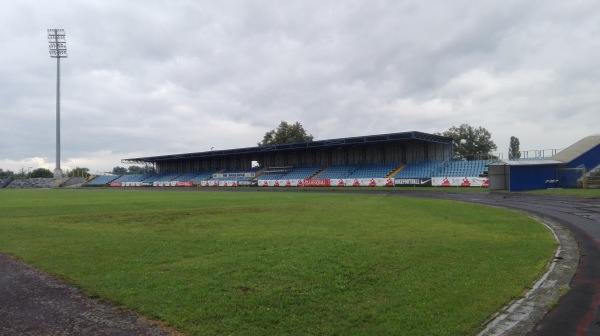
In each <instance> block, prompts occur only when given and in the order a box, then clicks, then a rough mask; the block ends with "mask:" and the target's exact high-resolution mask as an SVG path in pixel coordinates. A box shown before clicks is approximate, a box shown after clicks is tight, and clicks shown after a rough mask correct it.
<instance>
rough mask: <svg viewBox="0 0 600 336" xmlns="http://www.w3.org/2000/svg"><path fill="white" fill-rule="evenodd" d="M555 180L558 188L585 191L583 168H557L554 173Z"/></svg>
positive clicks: (585, 182) (584, 171) (585, 180)
mask: <svg viewBox="0 0 600 336" xmlns="http://www.w3.org/2000/svg"><path fill="white" fill-rule="evenodd" d="M556 180H557V182H558V183H557V186H558V187H559V188H581V189H587V176H586V169H585V167H583V168H559V169H558V170H557V172H556Z"/></svg>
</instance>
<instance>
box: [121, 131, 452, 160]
mask: <svg viewBox="0 0 600 336" xmlns="http://www.w3.org/2000/svg"><path fill="white" fill-rule="evenodd" d="M409 140H419V141H428V142H437V143H442V144H446V145H451V144H452V138H449V137H445V136H441V135H436V134H429V133H423V132H417V131H412V132H402V133H389V134H378V135H365V136H358V137H350V138H339V139H329V140H315V141H310V142H296V143H291V144H285V145H274V146H257V147H247V148H237V149H225V150H211V151H206V152H196V153H183V154H168V155H159V156H148V157H139V158H130V159H122V160H121V161H122V162H132V163H136V162H158V161H166V160H176V159H191V158H207V157H214V156H227V155H242V154H256V153H265V152H277V151H290V150H306V149H316V148H328V147H344V146H355V145H359V144H374V143H392V142H403V141H409Z"/></svg>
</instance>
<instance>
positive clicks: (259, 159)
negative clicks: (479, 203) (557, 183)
mask: <svg viewBox="0 0 600 336" xmlns="http://www.w3.org/2000/svg"><path fill="white" fill-rule="evenodd" d="M596 140H598V139H596ZM586 144H587V147H585V148H583V150H584V151H585V150H588V151H589V150H595V151H600V146H598V144H600V140H599V142H598V143H596V145H595V146H594V145H593V144H594V142H593V141H591V142H590V141H589V140H588V142H586ZM581 148H582V147H581V146H579V147H578V149H579V150H582V149H581ZM594 148H595V149H594ZM557 152H558V151H552V153H553V154H555V155H554V156H557V155H562V156H563V157H564V156H565V155H567V154H565V153H562V154H560V153H558V154H557ZM539 153H545V152H544V151H541V152H539ZM580 154H581V153H580ZM573 155H575V154H573ZM581 155H582V154H581ZM581 155H580V156H581ZM559 157H560V156H559ZM597 157H598V156H597ZM569 159H571V160H575V159H573V158H572V157H569ZM530 161H535V164H536V166H537V167H541V166H540V164H544V163H547V162H553V166H552V169H554V170H553V172H554V174H556V172H557V171H558V169H563V168H565V167H566V166H564V165H563V166H560V167H559V166H557V164H558V163H561V162H560V161H556V160H555V161H548V160H547V158H538V157H535V158H528V160H522V161H519V162H518V165H519V166H523V165H526V164H527V163H528V162H530ZM592 161H593V160H587V161H586V164H587V165H588V166H589V165H591V164H593V162H592ZM596 161H600V160H596ZM122 162H123V163H129V164H143V165H146V166H152V167H153V168H154V169H153V170H154V171H156V173H154V174H133V175H123V176H115V175H109V176H98V177H95V178H93V179H92V180H91V181H89V182H87V184H86V185H87V186H115V187H118V186H125V187H128V186H159V187H166V186H169V187H171V186H188V187H189V186H206V187H208V186H228V187H230V186H242V185H245V186H456V187H488V186H489V183H490V181H489V178H488V168H489V167H490V166H498V165H507V164H508V165H510V164H511V163H510V162H507V161H504V160H501V159H499V158H497V157H488V158H481V159H478V160H469V161H466V160H456V161H455V160H454V158H453V145H452V139H451V138H449V137H444V136H440V135H434V134H428V133H423V132H404V133H391V134H380V135H368V136H360V137H350V138H340V139H330V140H318V141H311V142H301V143H292V144H285V145H275V146H258V147H248V148H238V149H229V150H215V151H212V150H211V151H207V152H196V153H186V154H171V155H161V156H150V157H139V158H130V159H123V160H122ZM562 163H563V164H564V162H562ZM512 164H514V162H513V163H512ZM598 164H600V162H597V163H596V165H598ZM515 171H517V169H515ZM502 178H504V179H505V178H506V177H505V176H504V177H502ZM548 179H549V178H548V177H547V174H544V180H548ZM555 179H556V178H555ZM551 180H553V179H551ZM498 185H500V187H499V188H497V187H495V188H494V190H496V189H509V188H508V187H507V186H506V184H503V185H501V184H496V186H498ZM527 188H528V187H527ZM535 188H538V189H539V188H540V184H539V183H538V184H536V186H535Z"/></svg>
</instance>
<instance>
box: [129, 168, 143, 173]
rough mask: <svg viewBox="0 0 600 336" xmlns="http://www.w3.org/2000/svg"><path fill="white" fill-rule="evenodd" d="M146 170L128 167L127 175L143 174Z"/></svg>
mask: <svg viewBox="0 0 600 336" xmlns="http://www.w3.org/2000/svg"><path fill="white" fill-rule="evenodd" d="M145 172H146V169H144V167H140V166H129V174H144V173H145Z"/></svg>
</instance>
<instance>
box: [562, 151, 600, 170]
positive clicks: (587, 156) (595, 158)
mask: <svg viewBox="0 0 600 336" xmlns="http://www.w3.org/2000/svg"><path fill="white" fill-rule="evenodd" d="M599 164H600V145H598V146H596V147H594V148H592V149H590V150H589V151H587V152H585V153H583V154H581V156H579V157H578V158H576V159H575V160H573V161H571V162H569V164H568V165H567V167H569V168H577V167H579V166H581V165H583V166H585V168H586V169H588V170H590V169H592V168H594V167H596V166H597V165H599Z"/></svg>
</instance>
